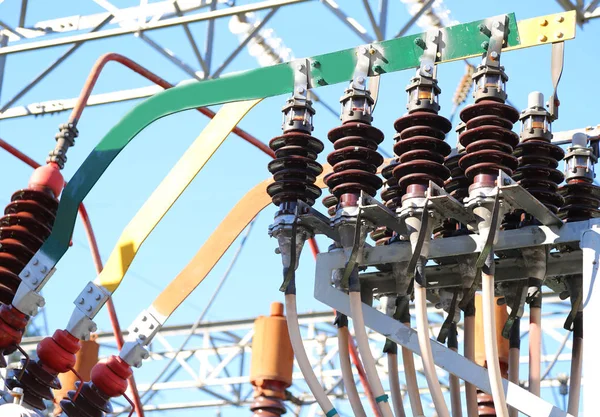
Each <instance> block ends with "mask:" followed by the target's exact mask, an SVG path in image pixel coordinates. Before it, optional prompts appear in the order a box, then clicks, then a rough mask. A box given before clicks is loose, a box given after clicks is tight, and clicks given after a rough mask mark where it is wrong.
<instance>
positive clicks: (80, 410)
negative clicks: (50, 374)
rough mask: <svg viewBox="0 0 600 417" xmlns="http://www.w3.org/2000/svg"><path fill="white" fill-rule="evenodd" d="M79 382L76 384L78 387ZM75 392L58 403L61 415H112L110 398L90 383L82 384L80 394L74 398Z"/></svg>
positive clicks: (92, 416) (79, 416)
mask: <svg viewBox="0 0 600 417" xmlns="http://www.w3.org/2000/svg"><path fill="white" fill-rule="evenodd" d="M79 384H81V382H78V383H77V384H76V386H77V387H79ZM75 393H76V391H69V394H68V398H65V399H64V400H62V401H61V402H60V407H61V408H62V410H63V414H64V415H65V416H67V417H104V416H105V414H106V413H112V411H113V409H112V405H111V404H110V397H109V396H107V395H105V394H104V393H103V392H101V391H100V390H99V389H98V388H96V386H95V385H94V384H93V383H92V382H86V383H84V384H83V387H82V389H81V392H80V393H79V395H78V396H77V398H75Z"/></svg>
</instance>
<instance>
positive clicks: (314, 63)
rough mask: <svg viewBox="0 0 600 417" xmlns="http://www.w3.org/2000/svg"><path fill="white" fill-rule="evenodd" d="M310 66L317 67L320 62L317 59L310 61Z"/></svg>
mask: <svg viewBox="0 0 600 417" xmlns="http://www.w3.org/2000/svg"><path fill="white" fill-rule="evenodd" d="M310 66H311V67H313V68H319V67H320V66H321V63H320V62H319V61H312V62H311V63H310Z"/></svg>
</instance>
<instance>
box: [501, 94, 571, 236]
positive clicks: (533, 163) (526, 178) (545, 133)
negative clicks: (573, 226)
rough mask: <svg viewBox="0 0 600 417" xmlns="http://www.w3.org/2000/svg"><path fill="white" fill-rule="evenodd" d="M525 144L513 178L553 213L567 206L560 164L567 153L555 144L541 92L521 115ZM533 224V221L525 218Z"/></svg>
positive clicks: (517, 150)
mask: <svg viewBox="0 0 600 417" xmlns="http://www.w3.org/2000/svg"><path fill="white" fill-rule="evenodd" d="M520 119H521V122H522V128H521V143H519V145H517V147H516V148H515V151H514V153H513V155H514V156H516V157H517V158H518V161H519V167H518V168H517V170H516V171H515V173H514V175H513V179H514V180H516V181H518V182H519V184H520V185H521V186H522V187H523V188H525V189H526V190H527V191H529V193H531V194H532V195H533V196H534V197H535V198H537V199H538V200H539V201H540V202H541V203H542V204H544V205H545V206H546V207H547V208H548V209H549V210H551V211H552V212H553V213H557V212H558V209H559V208H560V207H561V206H562V205H563V202H564V200H563V197H562V196H561V195H560V194H559V193H558V184H560V183H561V182H562V181H563V179H564V176H563V174H562V172H560V171H559V170H558V169H556V168H557V167H558V163H559V161H561V160H562V159H563V157H564V154H565V153H564V151H563V150H562V149H561V148H560V147H559V146H557V145H553V144H552V143H551V141H552V131H551V128H550V120H551V119H550V114H549V113H548V112H547V111H546V109H545V108H544V96H543V95H542V94H541V93H539V92H533V93H531V94H529V102H528V108H527V109H526V110H524V111H523V112H522V113H521V117H520ZM523 220H524V223H522V224H528V223H531V221H532V219H523Z"/></svg>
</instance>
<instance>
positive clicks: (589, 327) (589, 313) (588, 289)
mask: <svg viewBox="0 0 600 417" xmlns="http://www.w3.org/2000/svg"><path fill="white" fill-rule="evenodd" d="M581 249H582V251H583V267H582V274H583V297H582V300H583V334H584V335H585V336H587V337H588V340H590V339H591V340H593V339H594V335H596V334H597V331H598V329H597V328H596V327H597V326H596V320H595V318H597V317H598V314H600V283H599V282H598V281H599V280H600V274H599V266H600V259H599V257H600V229H599V228H596V227H593V228H592V229H589V230H587V231H585V232H583V235H582V237H581ZM592 346H593V345H592V343H590V342H588V343H587V346H586V345H585V344H584V346H583V355H582V356H583V366H582V369H587V370H588V371H589V372H588V375H587V376H588V378H589V380H588V383H587V384H583V390H582V392H583V412H584V415H586V416H587V415H594V414H595V413H596V412H597V409H598V405H597V401H596V397H595V396H596V395H597V394H598V393H597V390H594V385H595V384H594V382H593V378H594V376H593V373H594V372H595V371H597V370H598V369H600V355H598V354H596V352H594V351H593V348H592ZM584 372H585V371H584Z"/></svg>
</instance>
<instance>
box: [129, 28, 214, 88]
mask: <svg viewBox="0 0 600 417" xmlns="http://www.w3.org/2000/svg"><path fill="white" fill-rule="evenodd" d="M136 36H137V37H139V38H140V39H141V40H143V41H144V42H146V43H147V44H148V45H150V46H151V47H152V48H153V49H154V50H155V51H156V52H158V53H159V54H161V55H162V56H164V57H165V58H167V59H168V60H169V61H171V62H172V63H173V64H175V65H176V66H177V67H179V68H180V69H181V70H182V71H184V72H185V73H186V74H188V75H190V76H192V77H193V78H195V79H197V80H202V78H203V77H200V76H199V75H198V74H196V71H195V70H194V69H193V68H192V67H190V66H189V65H188V64H186V63H185V62H183V61H182V60H181V59H179V58H177V57H176V56H175V54H174V53H173V52H171V51H169V50H167V49H165V48H163V47H162V46H160V45H159V44H158V43H156V42H155V41H153V40H152V39H150V38H149V37H148V36H147V35H144V33H143V32H139V33H136ZM203 75H204V77H206V74H203Z"/></svg>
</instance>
